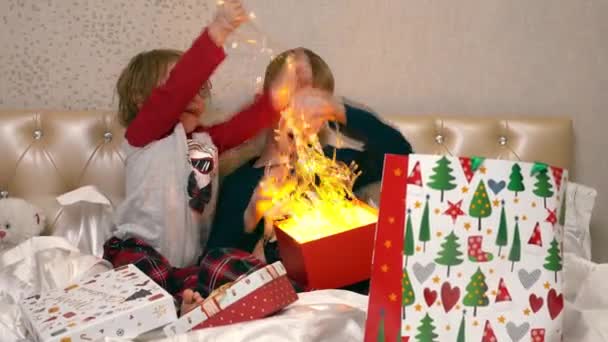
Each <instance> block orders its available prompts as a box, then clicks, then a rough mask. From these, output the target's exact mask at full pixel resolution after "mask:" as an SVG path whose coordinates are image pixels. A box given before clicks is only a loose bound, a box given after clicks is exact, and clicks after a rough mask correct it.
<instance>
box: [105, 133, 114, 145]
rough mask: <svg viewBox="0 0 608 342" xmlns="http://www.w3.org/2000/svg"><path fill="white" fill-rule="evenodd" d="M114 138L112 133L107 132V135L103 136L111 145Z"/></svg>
mask: <svg viewBox="0 0 608 342" xmlns="http://www.w3.org/2000/svg"><path fill="white" fill-rule="evenodd" d="M112 137H113V135H112V132H105V133H104V134H103V140H104V141H105V142H106V143H109V142H110V141H112Z"/></svg>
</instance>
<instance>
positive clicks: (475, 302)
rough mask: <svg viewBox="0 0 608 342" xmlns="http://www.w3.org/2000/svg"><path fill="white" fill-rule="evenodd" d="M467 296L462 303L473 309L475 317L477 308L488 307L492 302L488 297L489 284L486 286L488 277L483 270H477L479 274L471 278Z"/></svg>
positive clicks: (476, 273)
mask: <svg viewBox="0 0 608 342" xmlns="http://www.w3.org/2000/svg"><path fill="white" fill-rule="evenodd" d="M466 290H467V295H466V296H465V297H464V299H463V301H462V303H463V304H464V305H465V306H469V307H473V317H476V316H477V307H480V306H488V304H489V303H490V300H489V299H488V296H487V295H486V292H487V291H488V284H486V276H485V275H484V274H483V272H481V268H479V267H478V268H477V272H475V274H473V276H472V277H471V281H470V282H469V284H468V285H467V288H466Z"/></svg>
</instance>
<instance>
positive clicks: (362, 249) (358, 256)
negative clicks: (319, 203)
mask: <svg viewBox="0 0 608 342" xmlns="http://www.w3.org/2000/svg"><path fill="white" fill-rule="evenodd" d="M357 205H358V206H360V207H361V208H363V209H365V210H367V211H369V212H370V213H373V214H374V215H375V216H376V217H377V212H376V210H375V209H373V208H371V207H369V206H367V205H365V204H364V203H362V202H358V201H357ZM375 231H376V222H373V223H370V224H367V225H363V226H360V227H356V228H352V229H349V230H346V231H343V232H341V233H337V234H333V235H328V236H324V237H322V238H320V239H316V240H312V241H308V242H303V243H300V242H298V241H297V240H296V239H295V238H294V237H292V236H291V235H289V233H288V232H286V231H285V230H283V229H282V228H281V222H279V223H278V224H275V232H276V237H277V241H278V245H279V253H280V255H281V260H282V261H283V264H284V265H285V268H286V269H287V275H288V276H289V278H291V279H293V280H294V281H296V282H297V283H298V284H299V285H301V286H303V287H304V288H305V289H306V290H309V291H310V290H316V289H334V288H341V287H344V286H348V285H352V284H355V283H358V282H360V281H363V280H366V279H369V277H370V273H371V263H372V253H373V249H374V235H375Z"/></svg>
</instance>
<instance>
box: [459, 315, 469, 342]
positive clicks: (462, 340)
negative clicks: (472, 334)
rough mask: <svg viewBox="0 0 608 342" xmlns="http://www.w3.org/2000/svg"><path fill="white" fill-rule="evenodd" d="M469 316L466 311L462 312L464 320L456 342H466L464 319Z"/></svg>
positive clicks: (461, 322)
mask: <svg viewBox="0 0 608 342" xmlns="http://www.w3.org/2000/svg"><path fill="white" fill-rule="evenodd" d="M466 314H467V312H466V310H463V311H462V320H461V321H460V328H458V336H457V337H456V342H466V340H465V336H466V334H465V322H464V317H465V315H466Z"/></svg>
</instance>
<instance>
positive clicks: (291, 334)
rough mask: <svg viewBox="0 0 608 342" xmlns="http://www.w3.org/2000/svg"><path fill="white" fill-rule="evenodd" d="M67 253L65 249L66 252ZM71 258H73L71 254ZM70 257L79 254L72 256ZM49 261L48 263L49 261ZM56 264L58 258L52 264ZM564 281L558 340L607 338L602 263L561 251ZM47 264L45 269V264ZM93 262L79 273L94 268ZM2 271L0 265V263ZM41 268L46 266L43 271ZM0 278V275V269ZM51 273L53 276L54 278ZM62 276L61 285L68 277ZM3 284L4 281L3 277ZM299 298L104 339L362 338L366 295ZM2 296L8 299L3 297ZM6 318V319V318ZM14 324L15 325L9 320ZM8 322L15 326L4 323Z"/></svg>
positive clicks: (18, 331) (4, 335) (13, 337)
mask: <svg viewBox="0 0 608 342" xmlns="http://www.w3.org/2000/svg"><path fill="white" fill-rule="evenodd" d="M68 255H69V254H68ZM72 260H73V259H72ZM76 260H80V259H79V258H78V257H77V258H76ZM76 260H73V261H68V262H67V264H71V266H58V267H60V268H61V269H63V271H61V272H64V274H68V275H67V277H68V278H71V279H73V277H74V274H75V273H83V272H75V273H74V272H68V273H65V272H66V270H71V269H72V267H75V269H79V270H81V271H82V270H84V269H85V268H87V267H88V266H86V262H85V264H84V265H83V264H80V262H79V261H76ZM51 264H52V263H51ZM57 265H58V264H57ZM564 265H565V266H564V267H565V269H564V270H565V273H566V274H567V276H566V285H565V291H564V298H565V301H566V304H565V317H564V318H565V319H564V332H565V335H564V341H572V342H575V341H576V342H600V341H608V324H606V323H605V322H608V296H606V293H608V283H607V282H606V281H605V279H607V278H608V264H595V263H593V262H590V261H588V260H586V259H585V258H581V257H579V256H577V255H575V254H571V253H566V254H565V256H564ZM47 270H50V269H47ZM96 271H97V270H95V268H93V269H89V271H88V272H87V271H84V273H89V274H90V273H91V272H96ZM2 272H4V269H2ZM43 273H46V272H43ZM0 279H4V278H3V277H2V276H1V275H0ZM54 279H56V278H54ZM71 279H70V280H67V281H65V282H64V284H62V285H61V286H63V285H65V284H67V283H68V282H70V281H71ZM3 282H4V284H2V286H5V285H6V282H5V281H3ZM299 297H300V298H299V300H298V301H297V302H296V303H294V304H292V305H291V306H289V307H288V308H287V309H286V310H284V311H283V312H282V313H281V314H279V315H276V316H274V317H270V318H266V319H263V320H257V321H252V322H245V323H240V324H235V325H230V326H224V327H217V328H209V329H202V330H197V331H192V332H190V333H188V334H183V335H180V336H176V337H173V338H165V337H164V336H163V335H162V331H156V332H152V333H149V334H147V335H146V336H141V337H140V338H138V339H137V340H121V339H109V338H108V339H106V341H107V342H128V341H129V342H136V341H155V342H190V341H192V342H194V341H231V342H239V341H247V342H256V341H264V342H266V341H270V342H272V341H289V342H292V341H296V342H297V341H328V342H330V341H339V342H348V341H362V340H363V333H364V329H365V315H366V310H367V299H368V298H367V297H366V296H362V295H358V294H356V293H352V292H348V291H341V290H324V291H314V292H307V293H301V294H299ZM7 299H8V302H7ZM10 300H11V298H10V296H7V295H6V292H4V296H3V297H0V341H19V340H20V339H22V338H23V330H22V327H21V324H20V323H19V322H18V320H17V321H16V320H15V318H16V317H15V315H16V314H18V309H17V308H16V306H15V305H14V304H13V302H11V301H10ZM7 318H8V320H7ZM11 318H12V319H13V320H12V321H11V320H10V319H11ZM13 324H15V325H13ZM9 327H11V328H12V327H15V328H14V329H9Z"/></svg>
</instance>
